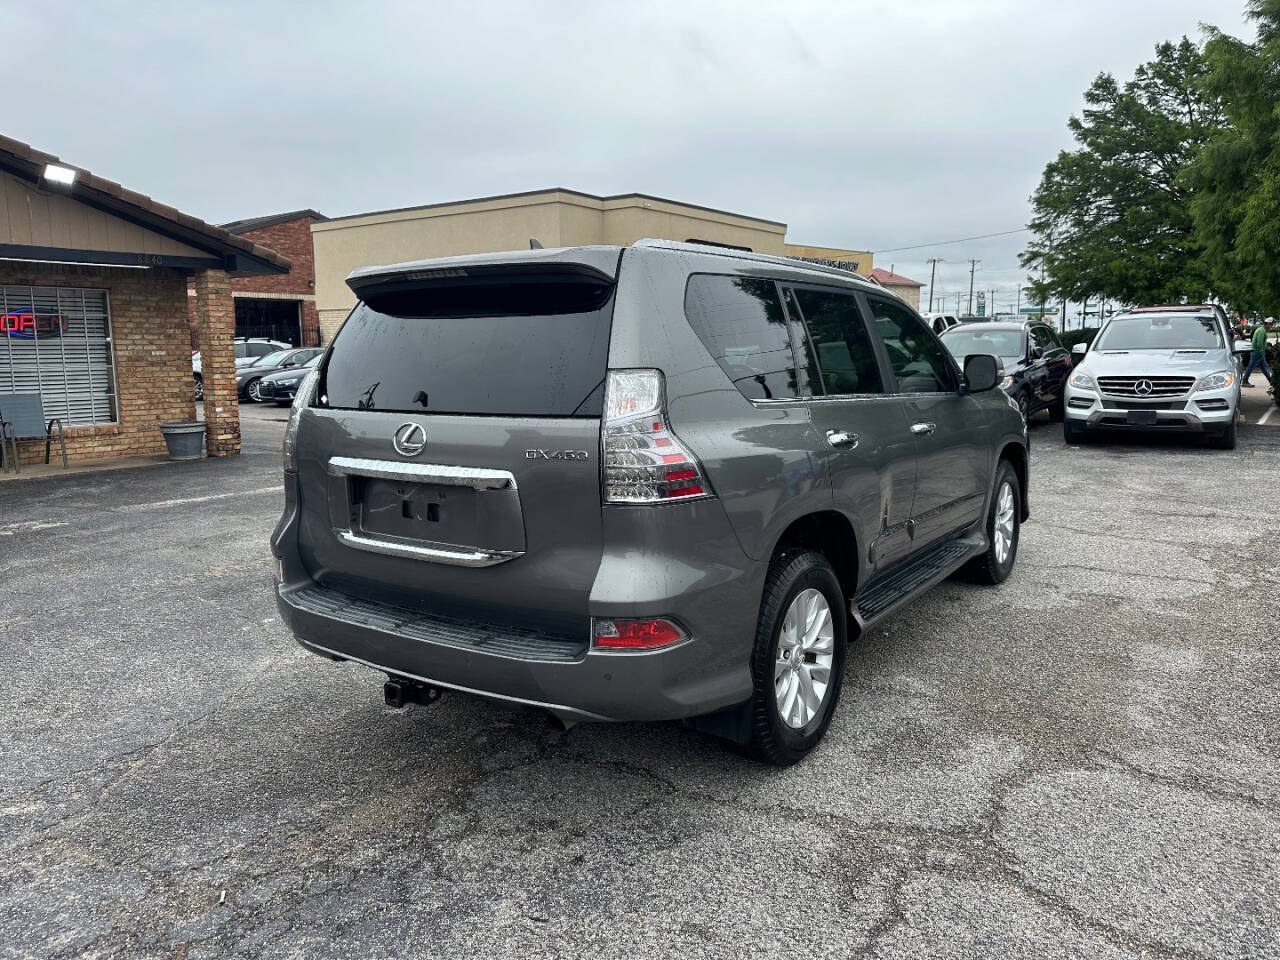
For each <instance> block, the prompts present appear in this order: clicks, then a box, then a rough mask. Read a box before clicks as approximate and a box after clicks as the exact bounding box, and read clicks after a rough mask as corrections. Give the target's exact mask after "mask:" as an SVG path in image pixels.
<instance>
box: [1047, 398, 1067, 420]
mask: <svg viewBox="0 0 1280 960" xmlns="http://www.w3.org/2000/svg"><path fill="white" fill-rule="evenodd" d="M1049 419H1050V420H1052V421H1053V422H1054V423H1063V422H1065V421H1066V419H1067V397H1066V394H1062V393H1059V394H1058V399H1057V400H1055V401H1053V403H1051V404H1049Z"/></svg>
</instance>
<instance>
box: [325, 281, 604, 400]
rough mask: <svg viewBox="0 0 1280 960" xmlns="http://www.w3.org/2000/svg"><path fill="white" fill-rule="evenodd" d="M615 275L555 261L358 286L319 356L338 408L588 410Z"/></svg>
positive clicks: (598, 396) (598, 389)
mask: <svg viewBox="0 0 1280 960" xmlns="http://www.w3.org/2000/svg"><path fill="white" fill-rule="evenodd" d="M612 311H613V285H612V284H611V283H610V282H608V281H607V280H605V279H604V278H602V277H599V276H598V275H594V274H593V275H589V276H588V275H584V274H579V273H566V272H561V271H542V272H539V273H537V274H531V273H528V272H525V273H522V274H520V275H516V276H507V277H504V276H500V275H492V276H490V277H488V278H478V277H470V278H466V279H465V280H464V281H462V282H458V281H454V282H452V283H448V282H446V283H440V282H436V283H428V284H419V285H409V286H402V287H400V288H397V289H393V290H390V291H383V292H374V293H368V294H367V295H366V297H365V300H364V301H363V302H361V303H360V304H358V305H357V306H356V308H355V310H354V311H352V313H351V316H350V317H348V318H347V321H346V323H344V324H343V326H342V329H341V330H340V331H339V333H338V335H337V337H336V338H335V339H334V342H333V349H332V352H331V353H330V355H329V361H328V363H327V364H326V366H325V370H324V380H323V385H322V394H321V400H320V402H321V405H324V406H328V407H331V408H335V409H344V410H386V411H390V412H396V413H449V414H473V415H481V416H513V417H598V416H600V414H601V412H602V409H603V398H604V377H605V367H606V365H607V363H608V357H609V326H610V320H611V317H612Z"/></svg>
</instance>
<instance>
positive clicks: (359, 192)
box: [0, 0, 1249, 307]
mask: <svg viewBox="0 0 1280 960" xmlns="http://www.w3.org/2000/svg"><path fill="white" fill-rule="evenodd" d="M1243 7H1244V0H1145V2H1135V0H1072V2H1069V3H1062V2H1054V3H1045V4H1033V3H1030V2H1014V0H899V2H897V3H893V2H889V0H884V2H877V3H865V2H861V0H848V2H830V3H817V2H809V3H802V2H797V0H790V2H786V3H776V4H764V3H758V4H752V3H746V2H741V0H739V2H700V0H680V2H675V3H659V2H643V3H634V2H627V3H621V2H618V3H614V2H606V0H594V2H593V0H555V2H530V3H524V4H517V3H508V2H502V0H484V2H464V3H456V4H455V3H427V2H419V3H364V4H361V5H360V6H359V7H358V8H357V7H356V6H355V5H354V4H351V5H348V4H337V3H319V2H316V3H297V4H275V3H271V2H266V0H260V2H255V3H246V4H234V3H219V4H213V3H207V4H200V3H190V4H183V5H178V4H168V3H164V4H159V3H157V4H149V3H142V2H130V3H119V4H114V5H111V4H106V5H91V4H89V3H87V2H75V3H64V4H58V3H43V4H17V3H11V4H6V5H5V6H4V9H3V10H0V32H2V34H3V35H4V36H5V37H6V38H7V40H8V42H7V43H6V44H5V48H6V50H7V51H8V52H7V54H6V59H7V62H8V67H7V70H6V73H7V77H8V80H7V82H6V95H5V97H4V101H5V110H4V115H3V129H2V132H3V133H4V134H6V135H8V136H11V137H15V138H17V139H19V140H24V141H26V142H28V143H30V144H32V145H33V146H35V147H38V148H40V149H42V150H46V151H48V152H50V153H54V154H57V155H59V156H61V157H62V158H63V159H65V160H66V161H68V162H70V163H74V164H77V165H79V166H83V167H85V168H87V169H89V170H92V171H93V172H94V173H97V174H100V175H102V176H106V177H109V178H111V179H113V180H117V181H119V182H121V183H123V184H124V185H125V186H128V187H130V188H133V189H136V190H139V191H141V192H143V193H147V194H149V195H151V196H153V197H155V198H156V199H158V200H161V201H164V202H166V203H170V204H172V205H174V206H177V207H178V208H179V209H181V210H184V211H186V212H188V213H191V214H194V215H196V216H199V217H203V218H205V219H207V220H210V221H213V222H225V221H228V220H232V219H238V218H241V217H249V216H256V215H260V214H268V213H275V212H280V211H283V210H289V209H295V208H300V207H314V208H315V209H317V210H319V211H320V212H322V213H324V214H327V215H329V216H341V215H344V214H350V213H358V212H361V211H366V210H374V209H382V208H387V207H401V206H412V205H415V204H422V203H431V202H438V201H443V200H452V199H462V198H466V197H473V196H483V195H488V194H496V193H508V192H514V191H520V190H530V189H536V188H541V187H550V186H563V187H570V188H574V189H578V190H585V191H587V192H590V193H606V194H607V193H626V192H631V191H638V192H642V193H651V194H656V195H658V196H663V197H670V198H673V199H677V200H684V201H688V202H692V203H698V204H703V205H706V206H712V207H720V208H724V209H727V210H732V211H735V212H740V213H745V214H751V215H755V216H761V217H766V218H768V219H772V220H781V221H784V222H786V223H787V224H788V239H789V240H792V241H794V242H803V243H815V244H826V245H830V246H842V247H854V248H864V249H865V248H870V249H873V250H875V251H877V254H876V258H875V259H876V264H877V266H884V267H889V266H890V265H895V266H896V268H897V269H898V271H899V272H901V273H907V274H909V275H912V276H914V277H915V278H916V279H919V280H922V281H927V280H928V275H927V267H926V266H925V265H924V261H925V260H926V259H927V258H928V257H930V256H940V257H943V258H945V259H946V261H947V262H946V263H944V264H942V265H941V266H940V267H939V271H938V282H937V289H938V292H939V293H940V294H941V293H947V292H952V291H956V290H960V289H965V290H967V287H968V264H967V262H965V261H967V259H968V258H969V257H980V258H982V261H983V263H982V266H981V268H980V269H979V272H978V274H977V284H976V285H977V286H978V287H979V288H983V287H985V288H1007V290H1008V297H1009V299H1010V300H1011V299H1012V297H1013V292H1012V291H1013V287H1014V285H1016V284H1017V283H1018V282H1019V281H1020V280H1021V278H1022V272H1021V271H1020V270H1018V268H1017V254H1018V251H1019V250H1020V249H1021V248H1022V245H1023V243H1024V242H1025V238H1026V234H1015V235H1013V236H1011V237H1004V238H996V239H993V240H988V241H975V242H971V243H959V244H949V245H945V246H932V247H929V248H925V249H920V250H909V251H905V250H904V251H898V252H891V251H892V248H897V247H905V246H914V245H917V244H924V243H930V242H933V241H941V240H949V239H954V238H961V237H968V236H973V235H977V234H987V233H995V232H998V231H1007V230H1013V229H1016V228H1019V227H1022V226H1024V225H1025V223H1026V221H1027V218H1028V203H1027V198H1028V196H1029V195H1030V194H1031V192H1032V190H1033V189H1034V187H1035V185H1036V183H1037V181H1038V179H1039V175H1040V172H1041V170H1042V169H1043V167H1044V164H1045V163H1046V161H1048V160H1049V159H1051V158H1052V157H1053V155H1054V154H1055V153H1056V151H1057V150H1058V149H1060V148H1062V147H1064V146H1067V145H1068V143H1069V138H1068V135H1067V132H1066V121H1067V117H1068V115H1069V114H1071V113H1073V112H1078V111H1079V109H1080V107H1081V102H1082V101H1081V94H1082V92H1083V91H1084V89H1085V88H1086V87H1087V86H1088V85H1089V83H1090V82H1091V81H1092V79H1093V78H1094V77H1095V76H1096V75H1097V74H1098V73H1099V72H1100V71H1110V72H1112V73H1114V74H1116V76H1117V77H1118V78H1120V79H1127V78H1128V77H1129V76H1131V75H1132V71H1133V68H1134V67H1135V66H1136V65H1137V64H1138V63H1140V62H1142V61H1144V60H1147V59H1149V58H1150V56H1151V54H1152V48H1153V47H1154V45H1155V44H1156V43H1158V42H1159V41H1161V40H1165V39H1176V38H1178V37H1180V36H1182V35H1183V34H1187V35H1190V36H1193V37H1198V36H1199V25H1200V24H1201V23H1202V22H1207V23H1211V24H1214V25H1216V26H1219V27H1220V28H1222V29H1224V30H1226V31H1228V32H1230V33H1235V34H1237V35H1245V34H1247V33H1248V32H1249V31H1248V28H1247V26H1246V25H1245V23H1244V19H1243ZM880 251H886V252H883V253H881V252H880ZM949 305H954V297H952V298H951V300H950V301H949ZM923 306H925V304H922V307H923Z"/></svg>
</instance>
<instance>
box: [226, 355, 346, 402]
mask: <svg viewBox="0 0 1280 960" xmlns="http://www.w3.org/2000/svg"><path fill="white" fill-rule="evenodd" d="M323 352H324V349H323V348H322V347H301V348H300V349H297V350H277V351H275V352H274V353H268V354H267V355H266V356H265V357H259V358H258V359H257V360H255V361H254V362H253V363H251V364H248V365H247V366H243V367H237V368H236V391H237V392H238V393H239V394H240V399H242V400H249V401H250V402H252V403H258V402H260V401H261V400H262V396H261V394H260V393H259V390H258V385H259V384H260V383H261V382H262V378H263V377H265V376H266V375H267V374H270V373H275V372H276V371H277V370H288V369H291V368H293V367H300V366H302V365H303V364H304V363H306V362H307V361H308V360H312V359H314V358H315V357H318V356H320V354H322V353H323Z"/></svg>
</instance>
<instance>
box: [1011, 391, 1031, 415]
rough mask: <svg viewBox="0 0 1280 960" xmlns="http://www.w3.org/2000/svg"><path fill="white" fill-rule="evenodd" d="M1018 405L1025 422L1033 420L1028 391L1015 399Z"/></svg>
mask: <svg viewBox="0 0 1280 960" xmlns="http://www.w3.org/2000/svg"><path fill="white" fill-rule="evenodd" d="M1014 399H1015V401H1016V402H1017V404H1018V412H1019V413H1020V414H1022V419H1023V420H1030V419H1031V401H1030V400H1028V399H1027V394H1026V391H1023V392H1021V393H1019V394H1018V395H1017V397H1015V398H1014Z"/></svg>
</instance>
